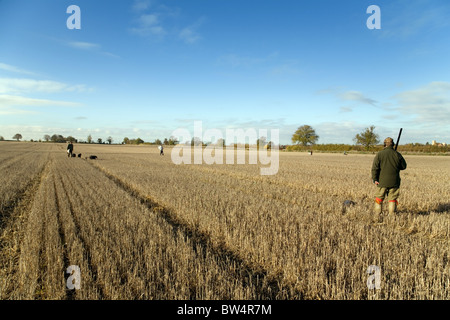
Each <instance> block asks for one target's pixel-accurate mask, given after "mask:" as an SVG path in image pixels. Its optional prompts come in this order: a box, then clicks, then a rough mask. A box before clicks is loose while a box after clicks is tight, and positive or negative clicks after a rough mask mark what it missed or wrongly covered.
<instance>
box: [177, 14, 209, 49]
mask: <svg viewBox="0 0 450 320" xmlns="http://www.w3.org/2000/svg"><path fill="white" fill-rule="evenodd" d="M204 22H205V18H200V19H199V20H197V21H196V22H195V23H194V24H192V25H190V26H188V27H186V28H184V29H182V30H181V32H180V33H179V37H180V38H181V39H183V41H184V42H186V43H189V44H192V43H195V42H197V41H198V40H200V39H201V38H202V37H201V36H200V34H199V33H198V31H197V29H199V28H200V27H201V25H202V24H203V23H204Z"/></svg>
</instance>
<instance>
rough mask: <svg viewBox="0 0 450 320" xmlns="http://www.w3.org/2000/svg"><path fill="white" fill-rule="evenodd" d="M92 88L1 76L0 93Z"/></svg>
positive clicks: (48, 91) (79, 90)
mask: <svg viewBox="0 0 450 320" xmlns="http://www.w3.org/2000/svg"><path fill="white" fill-rule="evenodd" d="M88 91H92V88H88V87H87V86H86V85H83V84H81V85H68V84H66V83H62V82H57V81H49V80H34V79H24V78H0V94H23V93H36V92H38V93H56V92H88Z"/></svg>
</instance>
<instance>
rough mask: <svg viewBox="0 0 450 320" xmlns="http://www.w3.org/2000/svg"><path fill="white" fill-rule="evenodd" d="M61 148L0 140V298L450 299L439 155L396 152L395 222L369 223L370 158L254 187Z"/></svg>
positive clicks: (307, 164)
mask: <svg viewBox="0 0 450 320" xmlns="http://www.w3.org/2000/svg"><path fill="white" fill-rule="evenodd" d="M65 148H66V146H65V145H64V144H46V143H14V142H0V299H95V300H97V299H170V300H172V299H183V300H184V299H204V300H205V299H211V300H215V299H223V300H226V299H264V300H266V299H283V300H284V299H450V290H449V288H450V263H449V256H450V249H449V248H450V179H449V178H450V166H449V164H450V158H448V157H435V156H434V157H433V156H408V155H405V159H406V161H407V163H408V168H407V170H406V171H404V172H402V173H401V177H402V187H401V196H400V199H399V202H400V204H399V212H398V214H397V215H395V216H387V215H382V216H374V214H373V212H372V209H373V198H374V197H373V194H374V191H375V190H374V188H375V187H374V186H373V185H372V183H371V178H370V169H371V164H372V160H373V157H374V155H371V154H370V155H354V154H351V155H348V156H344V155H342V154H314V155H313V156H310V155H308V154H306V153H283V152H281V153H280V167H279V171H278V174H276V175H273V176H261V175H260V171H259V170H260V166H259V165H238V164H234V165H206V164H203V165H175V164H173V163H172V161H171V158H170V150H166V155H165V156H160V155H159V153H158V150H157V148H156V147H154V146H114V145H112V146H108V145H85V144H75V153H82V158H70V159H69V158H67V155H66V153H65ZM88 155H97V156H98V159H97V160H89V159H84V157H85V156H88ZM345 200H351V201H353V202H355V205H353V206H349V207H347V206H343V203H344V201H345ZM73 265H75V266H78V267H79V270H80V288H79V289H77V290H71V289H69V288H68V286H67V284H68V283H67V280H68V277H69V276H70V275H69V274H68V273H66V270H67V268H68V267H69V266H73ZM369 266H376V268H377V270H379V274H378V275H379V284H380V286H379V288H378V289H377V288H374V289H371V288H369V287H368V283H367V281H368V279H371V278H370V277H371V276H372V275H371V274H368V273H367V270H368V268H369Z"/></svg>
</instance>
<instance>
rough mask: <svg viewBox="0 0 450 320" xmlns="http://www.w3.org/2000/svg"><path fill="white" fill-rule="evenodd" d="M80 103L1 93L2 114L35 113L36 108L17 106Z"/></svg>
mask: <svg viewBox="0 0 450 320" xmlns="http://www.w3.org/2000/svg"><path fill="white" fill-rule="evenodd" d="M79 105H80V104H78V103H74V102H68V101H56V100H47V99H34V98H27V97H21V96H13V95H0V114H2V115H20V114H34V113H36V110H23V109H20V108H17V107H77V106H79Z"/></svg>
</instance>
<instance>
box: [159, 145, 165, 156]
mask: <svg viewBox="0 0 450 320" xmlns="http://www.w3.org/2000/svg"><path fill="white" fill-rule="evenodd" d="M159 155H160V156H163V155H164V147H163V146H162V145H161V146H159Z"/></svg>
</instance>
